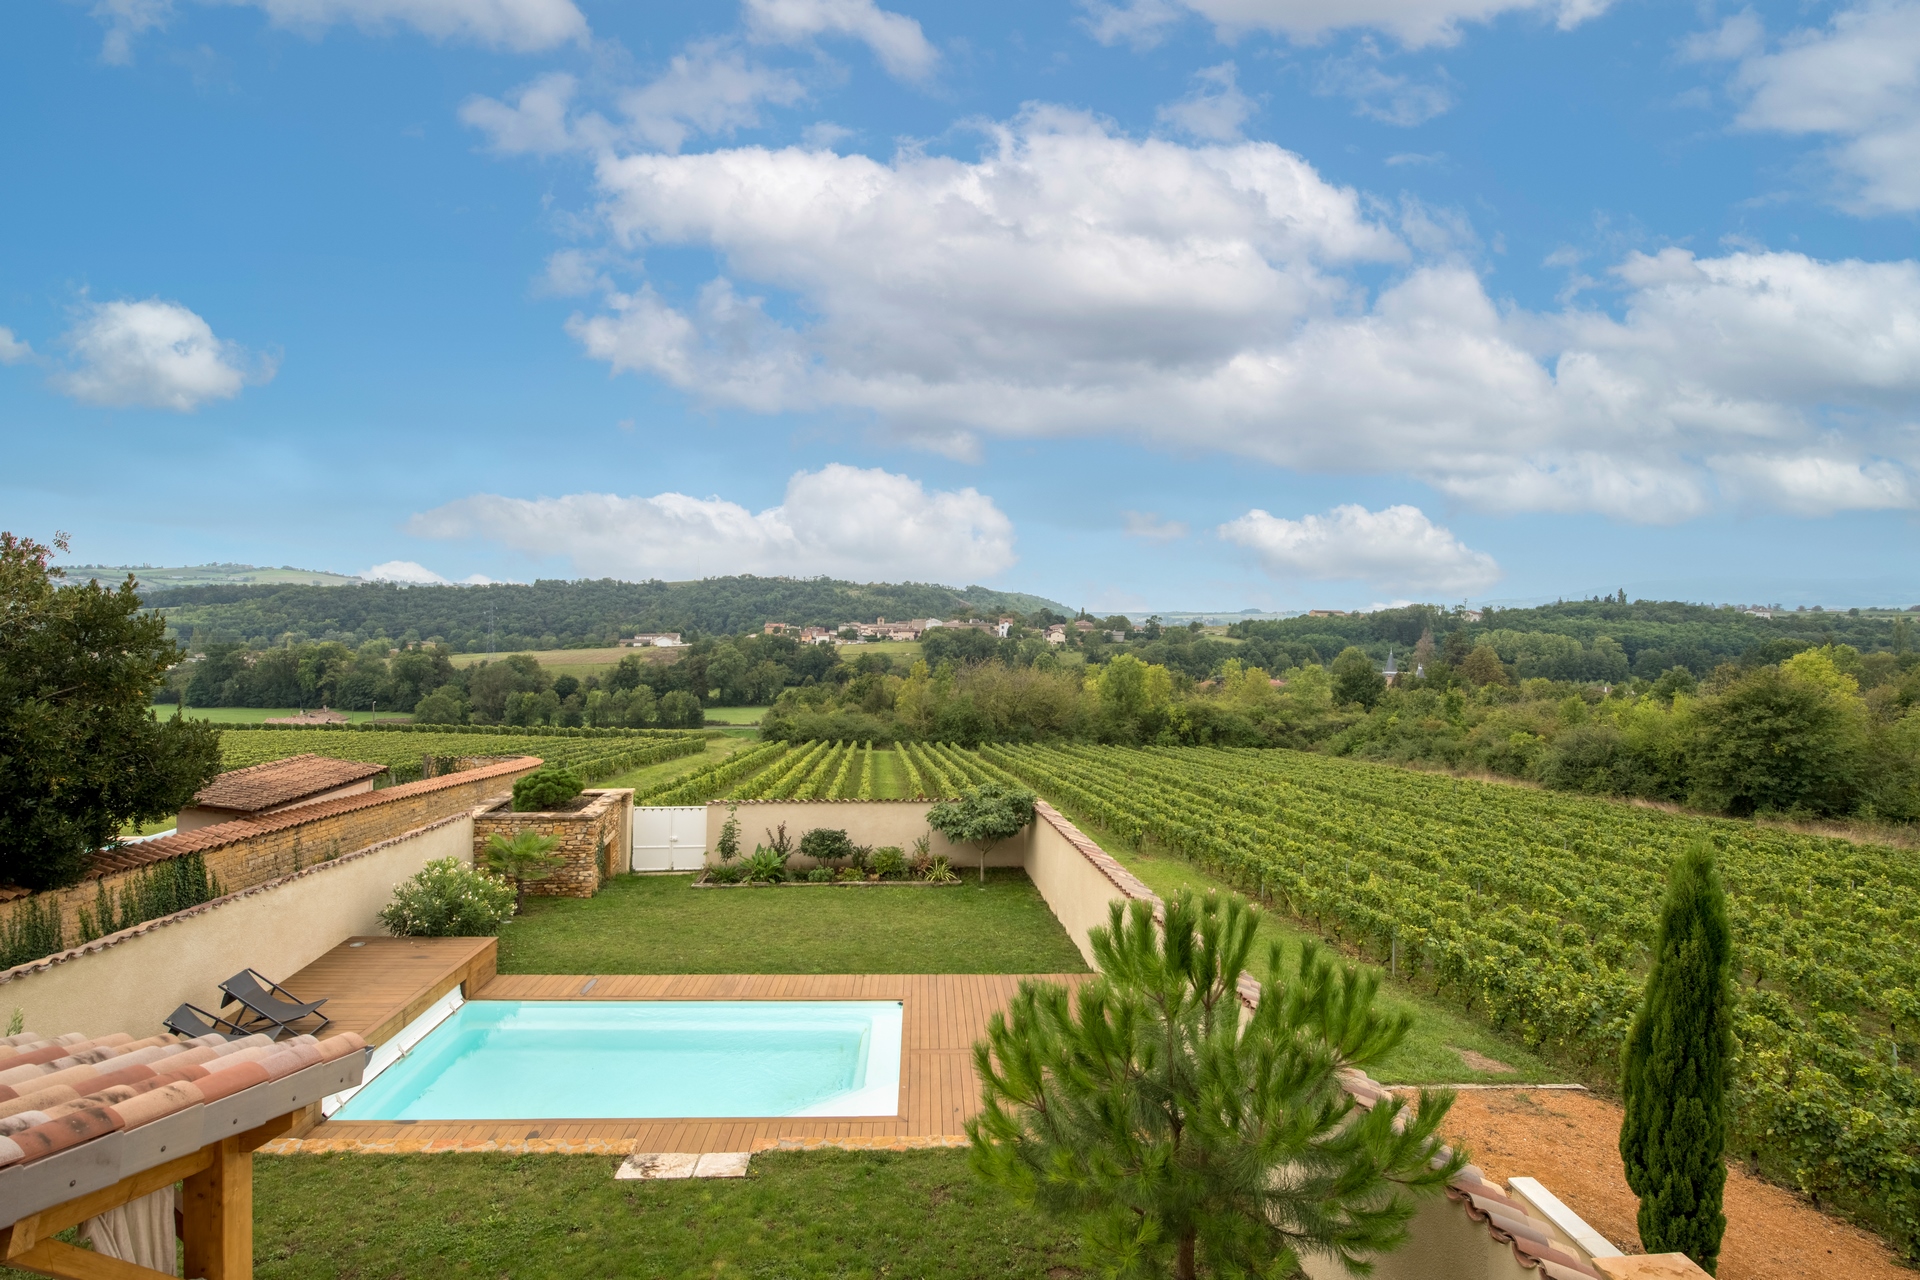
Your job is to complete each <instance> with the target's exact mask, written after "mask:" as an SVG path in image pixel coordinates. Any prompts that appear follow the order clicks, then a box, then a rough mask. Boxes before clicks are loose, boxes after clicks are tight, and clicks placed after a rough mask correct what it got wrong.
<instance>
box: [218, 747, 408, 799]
mask: <svg viewBox="0 0 1920 1280" xmlns="http://www.w3.org/2000/svg"><path fill="white" fill-rule="evenodd" d="M386 771H387V766H386V765H383V764H370V763H368V762H367V761H364V760H335V759H333V758H332V757H330V756H316V755H311V754H309V755H303V756H289V757H288V758H287V759H285V760H274V761H270V762H268V763H267V764H256V765H253V766H251V767H250V768H246V769H232V770H229V771H228V772H226V773H223V774H221V775H220V776H219V777H217V778H215V779H214V780H213V781H212V782H210V783H208V784H207V785H206V786H204V787H202V788H201V789H200V790H199V792H198V793H197V794H195V796H194V797H193V802H194V803H195V804H196V805H203V806H205V807H207V808H210V809H235V810H238V811H239V812H241V813H259V812H260V811H262V810H264V809H275V808H278V807H279V806H281V805H283V804H291V803H293V802H294V801H295V800H303V799H305V798H306V797H308V796H312V795H318V794H320V793H321V792H322V791H332V790H333V789H334V788H336V787H344V786H348V785H350V784H352V783H355V782H364V781H366V780H367V779H368V778H371V777H374V776H376V775H378V774H382V773H385V772H386Z"/></svg>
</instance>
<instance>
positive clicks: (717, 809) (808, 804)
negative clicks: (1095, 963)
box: [707, 800, 1026, 870]
mask: <svg viewBox="0 0 1920 1280" xmlns="http://www.w3.org/2000/svg"><path fill="white" fill-rule="evenodd" d="M931 808H933V805H932V804H930V803H928V802H927V801H925V800H741V801H737V802H735V809H736V813H737V816H738V817H739V819H740V852H741V854H742V856H744V855H746V854H749V853H752V852H753V846H754V845H756V844H766V843H767V839H768V837H767V833H768V832H770V831H773V830H775V829H777V828H778V827H779V825H780V824H781V823H783V822H784V823H786V824H787V834H788V835H789V836H791V837H792V838H793V843H794V844H795V845H796V846H798V845H799V843H800V837H801V836H803V835H805V834H806V833H807V832H809V831H812V830H813V829H814V828H816V827H826V828H829V829H832V830H838V831H845V832H846V833H847V836H848V838H850V839H851V840H852V841H853V842H854V843H855V844H868V845H872V846H873V847H874V848H876V849H881V848H885V847H886V846H887V845H898V846H899V847H900V848H902V849H905V850H906V851H907V853H908V855H909V856H911V855H912V853H913V842H914V841H915V840H918V839H919V838H920V837H921V836H926V835H930V836H932V837H933V846H932V851H933V852H934V853H935V854H945V855H946V856H947V857H948V858H950V859H952V860H953V865H954V867H955V869H956V870H965V869H966V868H968V867H977V866H979V865H980V855H979V854H977V853H975V852H974V851H973V847H972V846H971V845H956V844H954V843H952V842H951V841H949V840H948V839H947V838H946V837H945V836H943V835H941V834H940V833H939V832H937V831H932V830H930V829H929V828H928V827H927V810H929V809H931ZM726 821H727V803H726V802H725V801H720V800H715V801H713V802H711V803H709V804H708V805H707V861H708V862H709V863H715V862H718V861H720V856H719V854H717V853H715V852H714V849H715V846H717V845H718V844H719V843H720V828H721V827H722V826H724V825H725V824H726ZM789 865H790V866H794V867H798V868H800V869H801V870H805V869H807V868H808V867H811V866H812V865H813V860H812V859H810V858H802V857H800V856H799V855H797V854H796V855H795V856H794V859H793V861H792V862H791V863H790V864H789ZM987 865H988V866H990V867H1019V866H1024V865H1026V848H1025V841H1024V840H1019V839H1016V840H1009V841H1006V842H1005V843H1004V844H1002V845H1001V846H1000V847H998V848H996V849H993V850H991V851H990V852H989V853H988V854H987Z"/></svg>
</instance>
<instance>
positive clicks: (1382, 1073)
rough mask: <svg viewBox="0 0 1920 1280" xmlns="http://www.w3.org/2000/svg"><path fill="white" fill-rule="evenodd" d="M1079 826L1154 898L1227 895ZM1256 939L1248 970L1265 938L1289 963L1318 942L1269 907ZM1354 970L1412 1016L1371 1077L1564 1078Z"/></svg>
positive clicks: (1510, 1045)
mask: <svg viewBox="0 0 1920 1280" xmlns="http://www.w3.org/2000/svg"><path fill="white" fill-rule="evenodd" d="M1081 830H1083V831H1086V832H1087V834H1088V835H1090V836H1092V837H1093V839H1095V840H1096V841H1097V842H1098V843H1099V844H1100V846H1101V847H1102V848H1104V849H1105V850H1106V851H1107V852H1108V853H1110V854H1112V855H1113V856H1114V857H1115V858H1116V859H1118V860H1119V862H1120V864H1121V865H1122V866H1124V867H1126V869H1127V870H1129V871H1131V872H1133V874H1135V875H1136V876H1139V877H1140V878H1141V879H1142V880H1143V881H1145V882H1146V884H1147V887H1148V888H1150V889H1152V890H1153V891H1154V892H1155V893H1157V894H1159V895H1161V896H1162V897H1167V896H1169V895H1171V894H1172V893H1174V892H1175V891H1176V890H1179V889H1192V890H1194V891H1195V892H1196V893H1205V892H1206V891H1207V890H1209V889H1218V890H1220V891H1222V892H1232V890H1231V889H1230V888H1229V886H1227V885H1226V884H1224V883H1222V882H1221V881H1219V880H1216V879H1214V878H1213V877H1212V876H1210V875H1208V874H1207V873H1206V872H1204V871H1202V870H1200V869H1199V868H1198V867H1196V866H1194V865H1193V864H1192V863H1190V862H1187V861H1185V860H1184V859H1181V858H1177V857H1173V856H1171V855H1167V856H1159V857H1152V856H1148V855H1146V854H1141V853H1135V852H1133V851H1131V850H1129V849H1126V848H1124V847H1122V846H1120V845H1119V844H1118V842H1116V841H1111V840H1107V839H1103V838H1102V835H1103V834H1104V833H1101V834H1095V833H1094V832H1092V831H1090V830H1088V828H1086V827H1082V828H1081ZM1259 938H1260V942H1259V945H1258V947H1257V948H1256V949H1255V953H1254V955H1255V971H1256V972H1258V971H1259V969H1260V968H1262V967H1264V966H1265V964H1266V950H1267V943H1268V941H1269V940H1271V941H1276V942H1278V943H1280V945H1281V946H1282V948H1284V950H1285V952H1286V956H1287V963H1288V964H1289V965H1291V964H1293V963H1294V962H1295V960H1296V959H1297V957H1298V956H1299V954H1300V947H1301V944H1302V943H1304V942H1308V941H1321V939H1319V938H1318V937H1316V935H1314V934H1313V933H1312V932H1311V931H1309V930H1306V929H1302V928H1300V927H1299V926H1297V925H1296V924H1294V923H1293V922H1292V921H1290V920H1288V919H1286V918H1285V917H1284V916H1282V915H1280V913H1278V912H1276V911H1273V910H1265V911H1262V912H1261V918H1260V933H1259ZM1322 945H1323V946H1324V945H1328V944H1325V943H1323V944H1322ZM1349 963H1353V962H1352V961H1349ZM1360 967H1361V968H1363V969H1367V970H1369V971H1371V972H1374V973H1378V974H1379V975H1380V978H1381V983H1380V1000H1379V1008H1381V1009H1383V1010H1385V1011H1387V1012H1389V1013H1402V1012H1404V1013H1408V1014H1411V1015H1412V1016H1413V1029H1412V1030H1411V1031H1410V1032H1408V1034H1407V1038H1406V1039H1405V1040H1403V1041H1401V1043H1400V1047H1399V1048H1397V1049H1395V1050H1394V1051H1393V1053H1391V1054H1390V1055H1388V1056H1387V1057H1386V1058H1385V1059H1384V1060H1383V1061H1381V1062H1379V1063H1377V1064H1376V1065H1374V1066H1372V1067H1370V1068H1368V1074H1370V1075H1372V1076H1373V1077H1374V1079H1376V1080H1379V1081H1381V1082H1382V1083H1384V1084H1472V1083H1488V1084H1519V1083H1527V1084H1538V1083H1541V1082H1544V1081H1556V1080H1565V1079H1567V1078H1568V1076H1567V1073H1566V1072H1565V1071H1564V1070H1561V1069H1556V1068H1554V1067H1552V1066H1549V1065H1548V1064H1547V1063H1545V1062H1543V1061H1541V1059H1540V1058H1539V1057H1537V1056H1536V1055H1535V1054H1533V1053H1531V1052H1530V1051H1528V1050H1527V1049H1526V1048H1525V1047H1524V1046H1523V1045H1521V1044H1519V1043H1518V1042H1516V1041H1513V1040H1510V1039H1508V1038H1506V1037H1504V1036H1502V1035H1501V1034H1500V1033H1499V1032H1497V1031H1494V1030H1493V1029H1492V1028H1491V1027H1488V1026H1487V1025H1486V1024H1485V1023H1483V1022H1480V1021H1478V1020H1477V1019H1474V1018H1472V1017H1470V1016H1468V1015H1466V1014H1463V1013H1461V1012H1460V1011H1459V1010H1457V1009H1455V1008H1453V1007H1452V1006H1450V1005H1448V1004H1446V1003H1444V1002H1442V1001H1440V1000H1437V999H1433V998H1430V997H1428V996H1426V995H1425V994H1423V993H1422V992H1419V991H1416V990H1414V989H1413V988H1412V987H1411V986H1409V985H1408V984H1407V983H1405V982H1398V981H1395V980H1394V979H1392V978H1391V977H1389V976H1388V975H1387V972H1386V970H1385V969H1384V968H1383V967H1382V966H1379V965H1372V964H1364V963H1362V964H1361V965H1360ZM1461 1049H1468V1050H1471V1051H1473V1052H1474V1053H1478V1054H1481V1055H1483V1056H1485V1057H1488V1058H1492V1059H1494V1060H1495V1061H1497V1062H1503V1063H1505V1064H1506V1065H1507V1066H1510V1067H1512V1068H1514V1070H1513V1071H1511V1072H1490V1071H1476V1070H1474V1069H1472V1068H1470V1067H1468V1066H1467V1064H1466V1060H1465V1059H1464V1058H1462V1057H1461V1056H1460V1054H1459V1052H1458V1051H1459V1050H1461Z"/></svg>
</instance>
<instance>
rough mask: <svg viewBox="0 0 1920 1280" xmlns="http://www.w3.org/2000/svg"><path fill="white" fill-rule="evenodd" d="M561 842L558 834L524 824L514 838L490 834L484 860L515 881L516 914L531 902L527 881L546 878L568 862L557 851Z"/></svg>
mask: <svg viewBox="0 0 1920 1280" xmlns="http://www.w3.org/2000/svg"><path fill="white" fill-rule="evenodd" d="M559 843H560V841H559V840H558V839H557V838H555V837H554V836H543V835H541V834H540V833H539V832H538V831H535V830H534V829H533V828H531V827H524V828H522V829H521V830H520V831H519V832H518V833H517V834H516V835H515V836H514V837H513V839H511V840H508V839H507V838H505V837H504V836H500V835H492V836H488V837H487V848H486V852H485V853H483V854H482V855H481V858H480V861H481V863H482V865H484V866H485V867H486V869H487V870H488V871H491V872H493V873H494V874H495V875H497V876H504V877H505V878H506V879H508V880H511V881H513V913H514V914H515V915H519V914H520V908H521V907H524V906H525V905H526V904H527V885H528V884H530V883H532V882H534V881H538V880H545V879H546V878H547V877H548V876H550V875H552V874H553V873H554V872H556V871H558V870H559V869H560V868H561V867H562V866H564V865H565V864H566V861H567V860H566V859H565V858H563V857H561V856H560V855H559V854H557V853H554V852H553V847H554V846H555V845H557V844H559Z"/></svg>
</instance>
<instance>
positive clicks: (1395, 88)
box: [1313, 41, 1453, 128]
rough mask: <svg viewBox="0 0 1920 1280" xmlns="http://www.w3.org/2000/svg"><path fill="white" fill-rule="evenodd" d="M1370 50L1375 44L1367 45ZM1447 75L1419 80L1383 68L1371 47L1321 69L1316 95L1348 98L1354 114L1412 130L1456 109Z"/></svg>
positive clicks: (1332, 61)
mask: <svg viewBox="0 0 1920 1280" xmlns="http://www.w3.org/2000/svg"><path fill="white" fill-rule="evenodd" d="M1364 43H1365V44H1366V45H1368V46H1370V45H1371V44H1372V41H1366V42H1364ZM1445 79H1446V75H1445V73H1444V72H1438V73H1436V77H1435V79H1433V80H1426V81H1422V80H1416V79H1414V78H1413V77H1412V76H1406V75H1396V74H1393V73H1390V72H1387V71H1383V70H1381V68H1380V62H1379V55H1378V53H1376V52H1375V51H1374V50H1373V49H1372V48H1370V47H1364V48H1362V49H1361V50H1360V51H1358V52H1357V53H1354V54H1352V55H1351V56H1348V57H1344V58H1330V59H1328V60H1327V61H1326V62H1325V63H1324V64H1322V65H1321V67H1320V72H1319V75H1318V76H1316V77H1315V79H1314V85H1313V91H1314V92H1315V93H1317V94H1321V95H1322V96H1337V97H1342V98H1349V99H1351V100H1352V102H1353V107H1354V111H1355V112H1356V113H1357V114H1359V115H1363V116H1366V117H1367V118H1368V119H1371V120H1378V121H1380V122H1381V123H1382V124H1397V125H1400V126H1401V127H1402V128H1411V127H1412V126H1414V125H1417V124H1425V123H1426V122H1427V121H1429V120H1431V119H1433V118H1434V117H1435V116H1437V115H1442V114H1444V113H1445V112H1446V111H1447V110H1448V109H1449V108H1451V107H1452V106H1453V91H1452V90H1451V89H1449V88H1448V87H1447V86H1446V84H1445V83H1444V81H1445Z"/></svg>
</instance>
